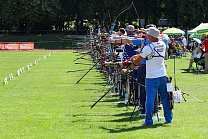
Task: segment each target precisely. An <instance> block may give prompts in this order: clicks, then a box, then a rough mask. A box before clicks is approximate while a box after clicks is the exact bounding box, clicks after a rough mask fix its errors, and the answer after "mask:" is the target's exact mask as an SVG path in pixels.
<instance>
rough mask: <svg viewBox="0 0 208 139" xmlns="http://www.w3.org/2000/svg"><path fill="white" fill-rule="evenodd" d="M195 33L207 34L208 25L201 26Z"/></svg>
mask: <svg viewBox="0 0 208 139" xmlns="http://www.w3.org/2000/svg"><path fill="white" fill-rule="evenodd" d="M196 32H197V33H205V32H208V24H205V25H203V26H201V27H200V28H199V29H198V30H197V31H196Z"/></svg>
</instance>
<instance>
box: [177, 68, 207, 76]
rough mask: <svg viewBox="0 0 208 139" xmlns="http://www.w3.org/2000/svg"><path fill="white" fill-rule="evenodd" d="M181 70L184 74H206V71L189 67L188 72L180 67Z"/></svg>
mask: <svg viewBox="0 0 208 139" xmlns="http://www.w3.org/2000/svg"><path fill="white" fill-rule="evenodd" d="M180 70H181V71H182V72H181V73H185V74H195V75H201V74H207V73H204V72H198V70H197V69H196V70H194V71H193V70H192V69H190V70H189V72H187V71H185V70H186V69H180Z"/></svg>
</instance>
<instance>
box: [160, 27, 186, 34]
mask: <svg viewBox="0 0 208 139" xmlns="http://www.w3.org/2000/svg"><path fill="white" fill-rule="evenodd" d="M163 34H167V35H184V34H185V32H184V31H183V30H181V29H178V28H169V29H166V30H164V31H163Z"/></svg>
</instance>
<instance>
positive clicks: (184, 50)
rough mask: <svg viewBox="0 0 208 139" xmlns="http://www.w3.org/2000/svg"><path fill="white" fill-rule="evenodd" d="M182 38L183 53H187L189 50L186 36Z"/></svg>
mask: <svg viewBox="0 0 208 139" xmlns="http://www.w3.org/2000/svg"><path fill="white" fill-rule="evenodd" d="M181 38H182V51H183V52H186V48H187V42H186V38H185V37H184V36H181ZM184 56H186V53H184Z"/></svg>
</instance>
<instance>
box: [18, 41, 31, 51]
mask: <svg viewBox="0 0 208 139" xmlns="http://www.w3.org/2000/svg"><path fill="white" fill-rule="evenodd" d="M19 45H20V46H19V48H20V49H34V42H30V43H20V44H19Z"/></svg>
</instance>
